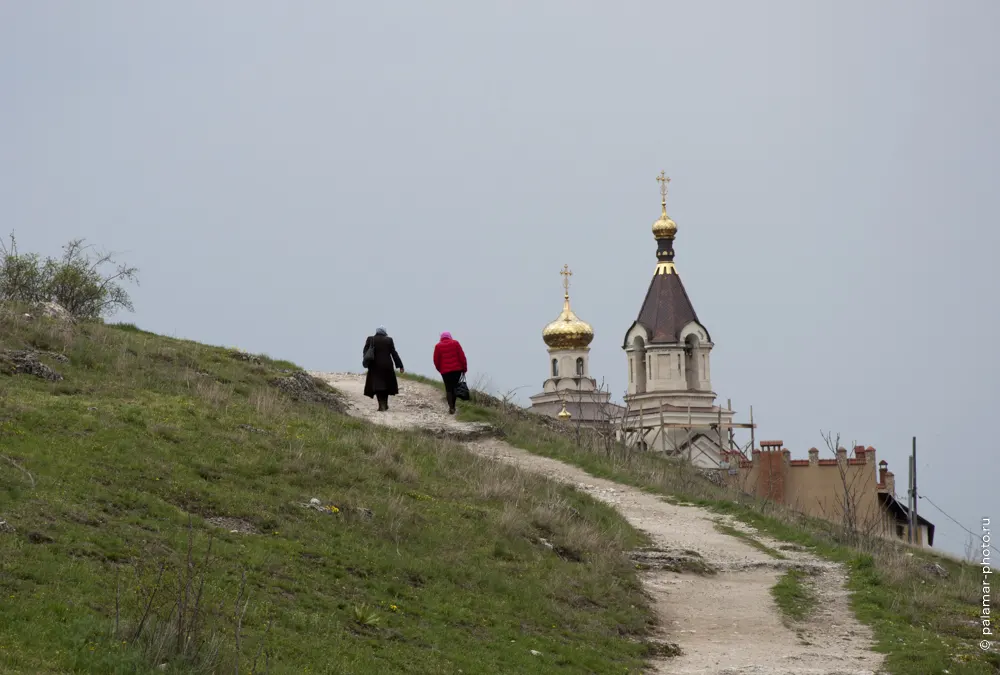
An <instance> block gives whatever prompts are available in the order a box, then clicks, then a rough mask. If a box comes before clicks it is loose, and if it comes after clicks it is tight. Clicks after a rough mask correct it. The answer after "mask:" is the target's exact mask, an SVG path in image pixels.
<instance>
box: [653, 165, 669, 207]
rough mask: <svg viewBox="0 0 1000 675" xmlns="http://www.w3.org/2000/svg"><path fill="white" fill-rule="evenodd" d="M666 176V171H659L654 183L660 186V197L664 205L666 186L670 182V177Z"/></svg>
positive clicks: (665, 201)
mask: <svg viewBox="0 0 1000 675" xmlns="http://www.w3.org/2000/svg"><path fill="white" fill-rule="evenodd" d="M666 174H667V172H666V171H660V175H659V176H657V177H656V182H658V183H659V184H660V197H662V199H663V203H664V204H666V203H667V184H668V183H669V182H670V177H669V176H667V175H666Z"/></svg>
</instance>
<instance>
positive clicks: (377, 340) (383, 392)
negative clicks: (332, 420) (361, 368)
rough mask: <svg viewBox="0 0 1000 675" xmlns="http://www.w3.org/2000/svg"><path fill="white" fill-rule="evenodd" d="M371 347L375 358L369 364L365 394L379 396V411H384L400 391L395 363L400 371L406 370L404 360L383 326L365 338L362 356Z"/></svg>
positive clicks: (370, 396) (371, 396) (369, 396)
mask: <svg viewBox="0 0 1000 675" xmlns="http://www.w3.org/2000/svg"><path fill="white" fill-rule="evenodd" d="M369 347H374V350H375V359H374V360H373V361H372V363H371V364H370V365H369V366H368V375H367V376H366V377H365V396H367V397H368V398H373V397H377V398H378V409H379V412H384V411H386V410H388V409H389V397H390V396H395V395H396V394H398V393H399V383H397V382H396V373H395V371H394V370H393V365H395V366H396V368H399V372H400V373H405V372H406V371H405V370H403V361H402V360H401V359H400V358H399V354H398V353H397V352H396V345H395V344H394V343H393V341H392V338H391V337H389V336H388V335H387V334H386V332H385V328H383V327H382V326H379V327H378V330H376V331H375V335H371V336H369V337H368V339H367V340H365V348H364V349H363V350H362V352H361V354H362V356H364V354H365V353H366V352H367V351H368V349H369Z"/></svg>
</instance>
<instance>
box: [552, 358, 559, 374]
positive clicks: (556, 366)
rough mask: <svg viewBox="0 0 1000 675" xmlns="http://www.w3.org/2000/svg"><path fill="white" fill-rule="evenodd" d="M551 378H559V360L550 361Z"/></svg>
mask: <svg viewBox="0 0 1000 675" xmlns="http://www.w3.org/2000/svg"><path fill="white" fill-rule="evenodd" d="M552 377H559V359H552Z"/></svg>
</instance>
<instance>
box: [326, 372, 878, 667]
mask: <svg viewBox="0 0 1000 675" xmlns="http://www.w3.org/2000/svg"><path fill="white" fill-rule="evenodd" d="M311 374H312V375H314V376H316V377H318V378H320V379H322V380H324V381H326V382H327V383H329V384H330V385H331V386H332V387H334V388H335V389H337V390H339V391H341V392H342V393H343V394H345V397H346V399H347V404H348V412H349V414H351V415H354V416H357V417H362V418H364V419H367V420H369V421H372V422H374V423H377V424H384V425H387V426H391V427H396V428H416V427H419V428H423V429H429V430H431V431H434V432H437V433H441V434H442V435H447V436H450V437H454V438H458V439H459V440H463V441H465V444H466V446H467V447H468V448H469V450H471V451H472V452H475V453H477V454H479V455H482V456H487V457H490V458H493V459H496V460H497V461H502V462H506V463H509V464H513V465H515V466H518V467H520V468H521V469H523V470H525V471H530V472H533V473H536V474H541V475H544V476H546V477H548V478H550V479H552V480H556V481H559V482H562V483H566V484H569V485H572V486H574V487H576V488H577V489H579V490H581V491H583V492H586V493H588V494H590V495H591V496H593V497H594V498H595V499H598V500H600V501H603V502H605V503H608V504H610V505H612V506H614V508H615V509H617V510H618V511H619V513H621V514H622V516H624V517H625V519H626V520H628V522H629V523H630V524H631V525H632V526H633V527H635V528H636V529H639V530H642V531H644V532H646V533H648V534H649V536H650V538H651V539H652V540H653V541H654V542H655V548H654V549H651V550H646V551H639V552H634V553H633V557H635V558H636V560H637V561H638V562H642V563H643V564H644V567H646V568H647V569H645V570H644V571H643V572H642V573H641V575H642V581H643V583H644V585H645V587H646V589H647V591H648V592H649V594H650V596H651V597H652V599H653V605H654V608H655V610H656V613H657V614H658V616H659V618H660V628H659V635H657V636H656V638H657V640H659V641H662V642H665V643H675V644H677V645H678V646H679V647H680V648H681V652H682V653H681V655H680V656H676V657H672V658H663V659H661V660H658V661H656V662H654V670H653V672H655V673H663V674H666V673H671V674H675V675H694V674H695V673H697V674H705V675H708V674H711V675H873V674H874V673H876V672H877V671H878V669H879V667H880V666H881V663H882V656H881V655H879V654H876V653H874V652H872V651H871V650H870V645H871V632H870V630H869V629H868V628H867V627H866V626H863V625H862V624H860V623H859V622H858V621H857V619H856V618H855V617H854V615H853V613H852V612H851V610H850V607H849V604H848V600H849V596H848V593H847V591H846V589H845V587H844V584H845V581H846V578H847V575H846V572H845V570H844V569H843V568H842V567H841V566H840V565H837V564H835V563H831V562H828V561H824V560H821V559H819V558H817V557H816V556H814V555H812V554H809V553H807V552H804V551H789V550H782V554H783V555H785V556H787V558H788V560H779V559H775V558H773V557H771V556H769V555H768V554H767V553H764V552H763V551H760V550H758V549H757V548H755V547H753V546H750V545H749V544H747V543H746V542H745V541H743V540H742V539H739V538H737V537H733V536H730V535H727V534H724V533H721V532H719V531H718V530H717V529H716V526H715V523H716V522H717V521H719V520H722V521H723V522H725V523H727V524H728V525H730V526H732V527H734V528H736V529H739V530H741V531H743V532H746V533H748V534H752V535H753V537H754V538H755V539H757V540H758V541H760V542H761V543H764V544H766V545H767V546H770V547H771V548H773V549H778V548H779V547H780V546H781V545H782V544H781V543H780V542H777V541H773V540H771V539H769V538H768V537H766V536H765V535H762V534H760V533H757V532H756V531H754V530H752V529H750V528H748V527H747V526H746V525H744V524H742V523H740V522H738V521H735V520H732V519H724V518H720V516H718V515H716V514H713V513H711V512H709V511H707V510H706V509H703V508H700V507H696V506H686V505H674V504H670V503H667V502H666V501H664V500H663V499H662V498H660V497H657V496H656V495H653V494H650V493H647V492H643V491H642V490H639V489H637V488H634V487H631V486H628V485H622V484H619V483H614V482H612V481H608V480H604V479H601V478H596V477H594V476H591V475H590V474H588V473H586V472H585V471H583V470H582V469H579V468H577V467H575V466H572V465H569V464H565V463H563V462H559V461H557V460H553V459H549V458H547V457H541V456H539V455H533V454H531V453H528V452H526V451H524V450H521V449H519V448H515V447H513V446H511V445H509V444H508V443H505V442H503V441H500V440H497V439H495V438H491V437H489V428H488V426H487V425H483V424H473V423H465V422H459V421H457V420H456V419H455V418H453V417H451V416H450V415H448V414H447V407H446V405H445V404H444V402H443V400H442V399H443V395H442V393H441V392H440V391H437V390H435V389H433V388H432V387H430V386H428V385H425V384H421V383H416V382H412V381H409V380H400V385H399V386H400V393H399V395H398V396H393V397H391V398H390V399H389V411H388V412H386V413H379V412H376V410H375V409H376V404H375V402H374V400H372V399H368V398H365V397H364V396H363V394H362V392H363V390H364V376H363V375H358V374H354V373H311ZM699 563H707V564H708V565H710V566H711V567H713V568H715V569H716V570H718V574H716V575H712V576H703V575H700V574H695V573H690V572H685V571H684V570H685V569H687V568H688V566H690V565H697V564H699ZM789 567H797V568H800V569H803V570H807V571H809V572H811V573H812V575H814V576H812V577H811V578H812V579H814V583H813V588H814V590H815V592H816V593H817V595H818V596H819V602H818V609H817V611H816V612H814V614H813V616H811V617H810V619H808V620H807V621H806V622H805V623H803V624H799V625H794V626H788V625H786V623H785V622H784V621H783V618H782V615H781V613H780V612H779V610H778V608H777V607H776V605H775V604H774V600H773V598H772V596H771V592H770V591H771V587H772V586H774V584H775V582H776V581H777V579H778V576H779V575H780V574H781V573H782V572H783V571H784V570H786V569H788V568H789ZM676 569H680V570H681V572H680V573H679V572H676V571H673V570H676Z"/></svg>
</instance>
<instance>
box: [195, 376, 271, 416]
mask: <svg viewBox="0 0 1000 675" xmlns="http://www.w3.org/2000/svg"><path fill="white" fill-rule="evenodd" d="M194 391H195V394H197V396H198V398H200V399H201V400H203V401H205V403H207V404H208V405H210V406H211V407H213V408H221V409H225V408H228V407H229V403H230V401H231V400H232V398H233V388H232V386H231V385H226V384H222V383H221V382H216V381H215V380H209V379H208V378H206V377H201V376H199V377H198V379H197V380H196V381H195V385H194ZM258 412H259V411H258Z"/></svg>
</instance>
